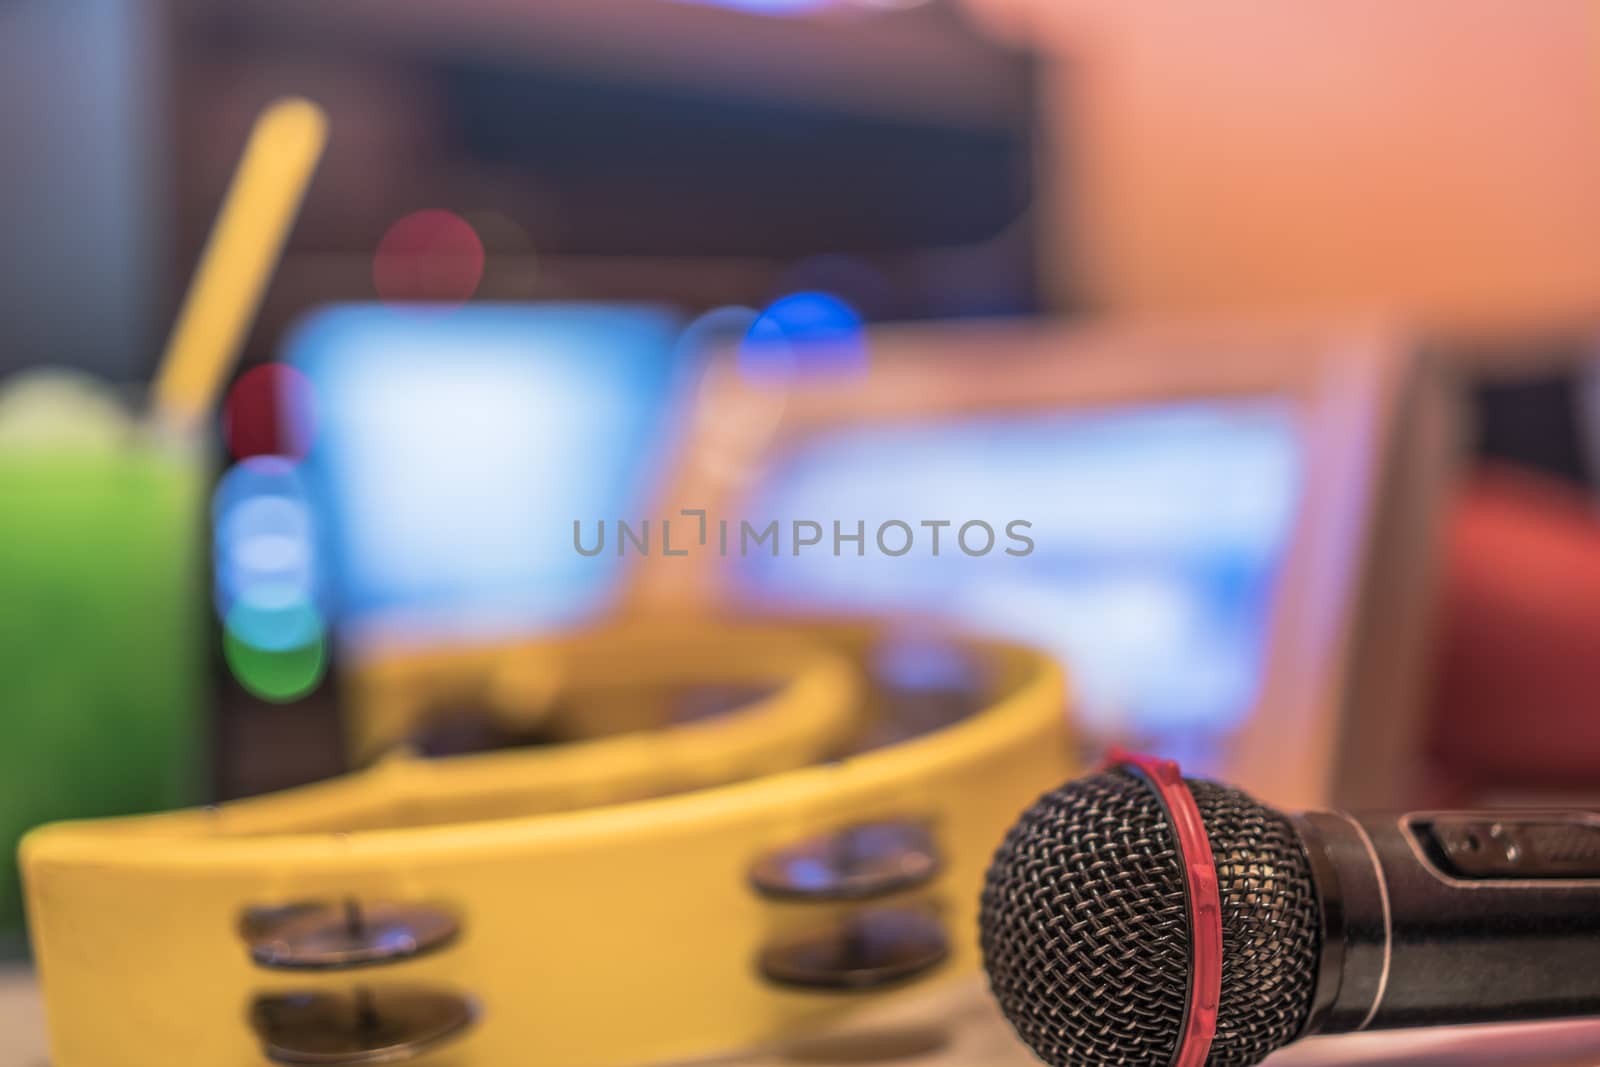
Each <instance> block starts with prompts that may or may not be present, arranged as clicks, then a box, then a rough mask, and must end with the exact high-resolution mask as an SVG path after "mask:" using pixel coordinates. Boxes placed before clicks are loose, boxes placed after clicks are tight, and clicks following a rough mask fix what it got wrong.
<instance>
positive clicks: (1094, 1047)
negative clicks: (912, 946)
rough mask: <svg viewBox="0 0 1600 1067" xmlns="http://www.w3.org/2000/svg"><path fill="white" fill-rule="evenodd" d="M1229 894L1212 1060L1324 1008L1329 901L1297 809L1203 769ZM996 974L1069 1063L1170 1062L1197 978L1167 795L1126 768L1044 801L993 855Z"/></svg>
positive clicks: (1228, 1059) (1050, 1056) (990, 927)
mask: <svg viewBox="0 0 1600 1067" xmlns="http://www.w3.org/2000/svg"><path fill="white" fill-rule="evenodd" d="M1188 784H1189V789H1190V791H1191V792H1192V793H1193V794H1194V798H1195V801H1196V802H1197V803H1198V805H1199V808H1200V814H1201V817H1202V819H1203V820H1204V822H1205V827H1206V832H1207V835H1208V836H1209V838H1210V840H1211V850H1212V854H1213V856H1214V858H1215V860H1216V865H1217V880H1218V885H1219V888H1220V890H1221V897H1222V1004H1221V1011H1220V1014H1219V1018H1218V1022H1217V1035H1216V1040H1215V1041H1214V1042H1213V1043H1212V1046H1211V1056H1210V1058H1209V1059H1208V1060H1207V1061H1206V1063H1207V1065H1208V1067H1247V1065H1249V1064H1255V1063H1259V1062H1260V1061H1261V1060H1262V1059H1264V1058H1266V1056H1267V1055H1268V1054H1270V1053H1272V1052H1273V1051H1275V1050H1276V1049H1278V1048H1281V1047H1282V1046H1284V1045H1286V1044H1288V1043H1289V1042H1291V1041H1293V1040H1294V1039H1295V1038H1296V1037H1298V1036H1299V1035H1300V1032H1301V1031H1302V1030H1303V1029H1304V1027H1305V1023H1306V1018H1307V1016H1308V1015H1309V1014H1310V1011H1311V998H1312V995H1313V993H1314V988H1313V987H1314V985H1315V981H1316V973H1317V963H1318V952H1319V945H1320V941H1321V909H1320V907H1319V905H1318V903H1317V896H1316V889H1315V885H1314V883H1313V882H1312V877H1311V865H1310V861H1309V860H1308V859H1307V858H1306V854H1305V849H1304V846H1303V845H1302V844H1301V843H1300V838H1299V835H1297V834H1296V833H1295V830H1294V827H1293V826H1292V825H1291V824H1290V823H1289V821H1288V819H1286V818H1284V816H1283V815H1282V814H1280V813H1278V812H1276V811H1274V810H1272V809H1271V808H1268V807H1264V806H1263V805H1261V804H1258V803H1256V802H1255V801H1254V800H1252V799H1251V798H1250V797H1248V796H1246V795H1245V794H1243V793H1240V792H1238V791H1237V790H1234V789H1228V788H1225V787H1223V786H1219V785H1216V784H1215V783H1212V782H1206V781H1197V780H1193V779H1190V780H1189V782H1188ZM980 923H981V930H982V934H981V937H982V948H983V958H984V966H985V967H986V968H987V970H988V972H989V985H990V988H991V989H992V990H993V992H994V996H995V999H996V1000H998V1001H999V1003H1000V1007H1001V1009H1002V1010H1003V1011H1004V1012H1005V1014H1006V1016H1007V1017H1008V1018H1009V1019H1010V1020H1011V1024H1012V1025H1013V1026H1014V1027H1015V1028H1016V1030H1017V1033H1018V1034H1019V1035H1020V1036H1021V1037H1022V1039H1023V1040H1024V1041H1026V1042H1027V1043H1028V1045H1029V1047H1031V1048H1032V1049H1033V1051H1034V1052H1035V1053H1036V1054H1037V1055H1038V1056H1039V1058H1040V1059H1042V1060H1044V1061H1045V1062H1046V1063H1048V1064H1052V1065H1054V1067H1168V1065H1169V1064H1170V1063H1171V1062H1172V1058H1173V1055H1174V1053H1175V1052H1176V1051H1177V1046H1178V1039H1179V1037H1180V1035H1181V1032H1182V1027H1183V1021H1184V1020H1183V1017H1184V1009H1185V1005H1186V1004H1187V1003H1188V988H1189V987H1188V980H1189V968H1190V957H1189V951H1190V950H1189V943H1190V942H1189V911H1188V903H1187V900H1186V898H1185V895H1184V876H1183V871H1182V869H1181V868H1180V866H1179V853H1178V846H1177V841H1176V839H1175V838H1174V836H1173V832H1172V827H1171V825H1170V823H1169V822H1168V820H1167V816H1166V812H1165V811H1164V810H1163V808H1162V806H1161V802H1160V801H1159V800H1158V799H1157V798H1156V795H1155V793H1154V792H1152V790H1151V788H1150V786H1148V785H1147V784H1146V783H1145V782H1144V781H1143V780H1142V779H1140V778H1138V777H1136V776H1135V775H1133V774H1130V773H1128V772H1127V771H1123V770H1114V771H1109V772H1106V773H1104V774H1098V775H1094V776H1092V777H1089V778H1083V779H1080V780H1078V781H1076V782H1069V783H1068V784H1067V785H1065V786H1062V787H1061V788H1060V789H1057V790H1056V791H1055V792H1053V793H1048V794H1046V795H1045V796H1044V797H1042V798H1040V800H1039V801H1038V802H1037V803H1036V804H1034V806H1033V807H1032V808H1030V809H1029V810H1028V811H1027V813H1026V814H1024V815H1023V816H1022V819H1021V820H1020V821H1019V822H1018V823H1017V825H1016V826H1014V827H1013V828H1012V829H1011V832H1010V833H1009V834H1007V835H1006V839H1005V843H1004V844H1002V845H1001V846H1000V850H999V852H998V853H996V855H995V858H994V862H993V864H992V865H991V866H990V868H989V875H988V882H987V884H986V886H985V888H984V891H983V903H982V914H981V919H980Z"/></svg>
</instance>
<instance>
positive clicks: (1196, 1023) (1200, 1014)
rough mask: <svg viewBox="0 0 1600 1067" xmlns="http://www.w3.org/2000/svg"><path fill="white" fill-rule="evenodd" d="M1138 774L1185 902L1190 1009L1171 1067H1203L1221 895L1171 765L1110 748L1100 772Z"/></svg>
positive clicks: (1210, 1035)
mask: <svg viewBox="0 0 1600 1067" xmlns="http://www.w3.org/2000/svg"><path fill="white" fill-rule="evenodd" d="M1113 767H1127V768H1129V769H1131V770H1134V771H1137V772H1138V773H1139V774H1140V776H1142V777H1143V778H1144V779H1145V780H1146V781H1147V782H1149V783H1150V788H1151V789H1153V790H1155V793H1156V796H1158V797H1159V798H1160V799H1161V805H1162V807H1164V808H1166V810H1167V819H1168V821H1169V822H1171V823H1172V830H1173V834H1174V836H1175V837H1176V838H1177V841H1178V856H1179V862H1180V863H1181V864H1182V866H1183V878H1184V884H1185V885H1186V886H1187V888H1188V898H1189V943H1190V947H1191V950H1192V952H1193V959H1192V961H1191V964H1192V965H1191V967H1190V969H1189V1003H1188V1005H1187V1006H1186V1007H1185V1009H1184V1023H1183V1036H1182V1037H1181V1038H1180V1039H1179V1041H1178V1050H1177V1051H1176V1052H1175V1053H1173V1056H1172V1067H1204V1064H1205V1062H1206V1057H1207V1056H1209V1055H1210V1054H1211V1042H1212V1041H1213V1040H1214V1039H1215V1038H1216V1036H1217V1011H1218V1009H1219V1008H1220V1006H1221V1003H1222V893H1221V889H1220V888H1219V887H1218V885H1217V863H1216V859H1215V858H1214V857H1213V856H1212V854H1211V839H1210V838H1209V837H1207V836H1206V827H1205V823H1204V822H1202V821H1201V819H1200V806H1199V805H1198V804H1196V803H1195V799H1194V794H1193V793H1191V792H1189V786H1188V785H1187V784H1186V783H1185V782H1184V780H1183V775H1182V773H1181V772H1179V770H1178V765H1177V764H1176V763H1173V762H1172V761H1171V760H1163V759H1156V758H1155V757H1153V756H1141V755H1136V754H1134V753H1130V752H1124V751H1122V750H1121V749H1118V748H1113V749H1112V750H1111V751H1110V753H1108V754H1107V756H1106V761H1105V765H1104V768H1103V769H1111V768H1113Z"/></svg>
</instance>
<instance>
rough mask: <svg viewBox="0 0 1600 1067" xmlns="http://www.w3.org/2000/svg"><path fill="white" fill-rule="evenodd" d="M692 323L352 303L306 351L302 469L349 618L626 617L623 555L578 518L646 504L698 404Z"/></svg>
mask: <svg viewBox="0 0 1600 1067" xmlns="http://www.w3.org/2000/svg"><path fill="white" fill-rule="evenodd" d="M680 325H681V324H680V323H679V322H678V321H677V319H676V318H675V317H674V316H672V315H670V314H668V313H665V312H662V311H658V310H655V309H651V308H642V307H614V306H603V305H526V306H523V305H492V304H489V305H473V306H470V307H465V308H460V309H455V310H450V311H437V310H425V309H415V310H412V309H406V308H394V307H388V306H379V305H351V306H344V307H338V308H333V309H330V310H327V311H324V312H321V313H318V314H317V315H315V316H314V317H312V318H311V319H310V320H309V321H307V322H306V323H305V324H304V325H303V326H302V327H301V328H300V329H299V330H298V331H297V332H296V334H295V335H294V337H293V338H292V339H291V341H290V345H289V353H288V357H289V359H290V361H291V362H292V363H293V364H294V365H295V366H297V367H299V368H300V370H301V371H303V372H304V373H305V375H306V377H307V378H308V379H309V380H310V382H311V385H312V392H313V396H314V400H315V403H316V405H317V411H316V413H315V417H316V422H315V424H316V431H315V432H316V436H315V439H314V442H313V445H312V448H311V451H310V453H309V454H308V456H307V457H306V460H305V462H304V464H303V470H302V477H303V478H304V481H305V484H306V486H307V491H308V494H309V496H310V498H311V500H312V503H313V507H314V512H315V519H316V522H317V526H318V542H319V544H320V545H321V546H322V555H323V559H324V560H325V561H326V562H325V569H326V571H327V572H328V585H329V586H330V587H331V592H332V596H331V603H332V610H333V616H334V619H335V622H336V624H350V623H360V622H365V621H372V620H377V621H379V622H388V623H390V624H393V623H396V622H398V623H401V624H405V623H408V622H409V623H411V624H412V628H413V629H417V630H420V631H422V632H423V633H424V634H428V633H431V632H434V631H442V632H445V633H449V634H457V635H466V636H479V635H483V634H492V633H495V632H513V631H520V630H527V629H530V628H535V629H538V628H548V627H553V626H558V625H563V624H567V623H571V622H574V621H579V620H582V619H585V618H588V617H590V616H592V615H594V614H595V613H597V612H598V611H600V610H602V609H603V608H604V607H606V606H607V604H608V602H609V600H610V598H611V596H612V595H613V594H614V592H615V590H616V588H617V585H618V583H619V581H620V579H621V577H622V573H621V571H622V565H623V562H624V561H622V560H619V559H618V558H617V557H616V556H615V555H613V554H610V553H605V554H602V555H600V556H597V557H593V558H589V557H585V556H582V555H580V554H578V553H577V552H575V551H573V547H572V524H573V521H574V520H582V521H583V522H585V523H588V524H590V525H591V526H592V525H593V523H594V522H596V521H597V520H599V519H601V518H604V519H608V520H610V519H615V518H616V517H618V516H631V515H636V514H638V513H640V512H641V510H642V509H643V507H644V505H645V497H646V494H647V492H648V490H649V489H650V488H651V487H653V486H654V485H656V484H657V483H658V481H659V477H660V474H661V470H660V464H661V462H662V456H663V455H664V452H665V445H666V442H667V440H668V438H669V437H670V435H671V433H672V430H673V427H672V426H671V425H670V416H671V413H672V412H673V411H675V410H677V409H678V408H680V407H681V404H680V400H681V398H680V396H679V390H680V389H681V388H682V387H683V385H684V384H685V376H684V374H683V373H682V372H681V371H682V366H683V363H684V362H685V359H684V357H679V356H675V355H674V348H675V345H676V342H677V338H678V332H679V328H680Z"/></svg>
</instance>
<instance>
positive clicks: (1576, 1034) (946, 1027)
mask: <svg viewBox="0 0 1600 1067" xmlns="http://www.w3.org/2000/svg"><path fill="white" fill-rule="evenodd" d="M424 1062H426V1061H424ZM874 1063H882V1064H891V1065H893V1067H1038V1061H1037V1060H1035V1059H1034V1058H1033V1057H1032V1056H1030V1055H1029V1054H1028V1052H1027V1051H1026V1050H1025V1049H1024V1048H1023V1047H1022V1046H1021V1045H1020V1044H1019V1043H1018V1042H1017V1040H1016V1038H1014V1037H1013V1036H1012V1034H1011V1031H1010V1030H1009V1029H1008V1028H1007V1027H1006V1024H1005V1021H1004V1020H1003V1019H1002V1018H1001V1017H1000V1013H999V1011H998V1010H997V1009H996V1008H995V1007H994V1005H993V1004H992V1003H991V1002H990V1000H989V998H988V997H987V996H986V995H984V992H983V989H982V986H981V984H980V983H979V982H977V981H968V982H962V983H958V984H955V985H952V986H950V987H948V988H946V989H943V990H940V991H938V992H935V993H931V994H928V995H926V996H922V997H915V998H907V999H904V1000H900V1001H897V1002H892V1003H891V1004H889V1005H888V1006H886V1007H885V1008H883V1009H880V1010H876V1011H874V1012H872V1013H871V1015H870V1016H866V1015H864V1016H863V1017H862V1018H861V1019H859V1020H857V1021H855V1022H853V1023H851V1024H850V1025H849V1026H847V1027H844V1028H841V1029H840V1030H838V1031H836V1032H832V1033H827V1034H819V1035H818V1036H816V1037H815V1038H811V1039H809V1040H806V1041H802V1042H795V1043H790V1044H787V1045H785V1046H784V1047H783V1048H782V1049H778V1050H773V1051H770V1052H764V1053H759V1054H754V1055H737V1056H725V1057H720V1058H718V1059H716V1060H708V1061H701V1063H700V1064H699V1065H698V1067H863V1065H870V1064H874ZM0 1064H4V1065H5V1067H49V1058H48V1055H47V1052H46V1045H45V1039H44V1020H43V1011H42V1002H41V999H40V996H39V991H38V988H37V986H36V985H35V984H34V982H33V980H32V976H31V975H29V974H28V973H27V972H26V971H24V970H21V969H17V968H11V969H0ZM1357 1064H1361V1065H1366V1067H1600V1019H1596V1020H1592V1021H1584V1022H1566V1023H1551V1024H1545V1025H1543V1026H1539V1027H1525V1026H1524V1027H1516V1026H1481V1027H1469V1028H1461V1029H1440V1030H1427V1031H1422V1030H1418V1031H1410V1032H1401V1033H1393V1034H1361V1035H1356V1036H1353V1037H1339V1038H1319V1039H1315V1040H1311V1041H1303V1042H1300V1043H1299V1044H1297V1045H1295V1046H1293V1047H1292V1048H1290V1049H1287V1050H1285V1051H1284V1052H1282V1053H1279V1054H1278V1055H1277V1056H1274V1057H1273V1058H1272V1059H1270V1060H1268V1061H1267V1064H1266V1067H1354V1065H1357ZM108 1067H115V1065H108ZM679 1067H690V1065H687V1064H684V1065H679Z"/></svg>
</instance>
